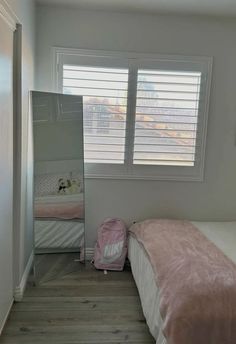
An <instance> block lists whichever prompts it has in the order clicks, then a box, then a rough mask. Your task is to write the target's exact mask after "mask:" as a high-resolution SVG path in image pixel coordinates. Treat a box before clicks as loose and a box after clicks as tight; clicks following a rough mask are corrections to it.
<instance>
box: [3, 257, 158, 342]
mask: <svg viewBox="0 0 236 344" xmlns="http://www.w3.org/2000/svg"><path fill="white" fill-rule="evenodd" d="M77 259H78V256H77V255H75V254H60V255H59V254H51V255H41V256H39V257H38V259H37V285H36V286H33V285H32V284H29V286H28V288H27V290H26V293H25V296H24V299H23V301H22V302H20V303H16V304H14V306H13V309H12V311H11V314H10V317H9V320H8V322H7V325H6V327H5V329H4V331H3V334H2V336H1V338H0V344H23V343H24V344H42V343H47V344H75V343H78V344H80V343H83V344H88V343H93V344H103V343H110V344H118V343H120V344H121V343H133V344H135V343H137V344H138V343H142V344H147V343H155V341H154V339H153V338H152V337H151V335H150V334H149V331H148V327H147V325H146V322H145V319H144V317H143V313H142V309H141V305H140V301H139V296H138V293H137V289H136V286H135V283H134V280H133V278H132V274H131V272H130V271H129V270H128V269H127V270H125V271H123V272H108V274H107V275H104V273H103V272H101V271H96V270H94V268H93V267H91V266H90V264H87V265H86V267H85V266H83V265H82V264H81V263H79V262H78V261H76V260H77Z"/></svg>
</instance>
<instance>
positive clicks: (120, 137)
mask: <svg viewBox="0 0 236 344" xmlns="http://www.w3.org/2000/svg"><path fill="white" fill-rule="evenodd" d="M127 90H128V69H120V68H117V69H116V68H103V67H87V66H76V65H64V66H63V92H64V93H67V94H75V95H81V96H83V104H84V110H83V111H84V157H85V162H87V163H100V164H101V163H110V164H123V163H124V156H125V132H126V113H127Z"/></svg>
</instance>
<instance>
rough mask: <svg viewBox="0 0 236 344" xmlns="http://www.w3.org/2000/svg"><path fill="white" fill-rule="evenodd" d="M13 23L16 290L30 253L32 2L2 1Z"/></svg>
mask: <svg viewBox="0 0 236 344" xmlns="http://www.w3.org/2000/svg"><path fill="white" fill-rule="evenodd" d="M5 1H6V2H7V3H8V5H9V7H10V9H11V10H12V12H14V14H15V16H16V17H17V21H18V22H19V23H20V24H22V114H21V116H22V118H21V125H22V129H21V148H20V150H21V151H20V152H19V153H20V154H21V167H20V170H19V171H18V172H21V178H20V186H19V185H18V187H20V191H21V194H20V201H21V204H20V213H19V216H18V226H16V228H15V232H14V242H15V247H14V253H15V267H14V270H15V271H14V272H15V276H14V284H15V287H16V286H19V284H20V281H21V279H22V275H23V273H24V270H25V267H26V265H27V263H28V260H29V257H30V255H31V253H32V247H33V220H32V218H33V210H32V166H33V164H32V138H30V130H31V125H30V114H29V90H31V89H33V87H34V41H35V6H34V1H33V0H5Z"/></svg>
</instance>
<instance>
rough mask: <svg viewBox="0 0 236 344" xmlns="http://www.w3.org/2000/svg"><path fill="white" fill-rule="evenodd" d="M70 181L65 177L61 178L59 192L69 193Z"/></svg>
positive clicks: (61, 193)
mask: <svg viewBox="0 0 236 344" xmlns="http://www.w3.org/2000/svg"><path fill="white" fill-rule="evenodd" d="M68 188H69V181H68V180H67V179H65V178H60V179H59V180H58V193H59V194H60V195H65V194H68Z"/></svg>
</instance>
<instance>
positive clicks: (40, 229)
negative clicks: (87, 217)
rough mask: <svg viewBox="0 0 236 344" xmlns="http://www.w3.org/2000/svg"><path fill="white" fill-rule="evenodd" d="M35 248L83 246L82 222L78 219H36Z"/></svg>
mask: <svg viewBox="0 0 236 344" xmlns="http://www.w3.org/2000/svg"><path fill="white" fill-rule="evenodd" d="M34 233H35V234H34V237H35V248H36V249H68V248H76V249H78V248H80V247H83V246H84V223H81V222H78V221H59V220H57V221H55V220H36V221H35V222H34Z"/></svg>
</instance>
